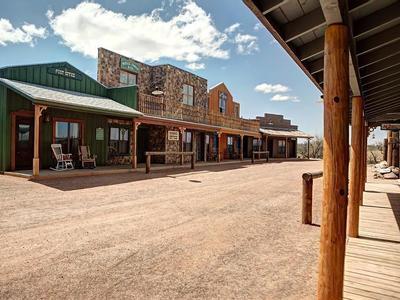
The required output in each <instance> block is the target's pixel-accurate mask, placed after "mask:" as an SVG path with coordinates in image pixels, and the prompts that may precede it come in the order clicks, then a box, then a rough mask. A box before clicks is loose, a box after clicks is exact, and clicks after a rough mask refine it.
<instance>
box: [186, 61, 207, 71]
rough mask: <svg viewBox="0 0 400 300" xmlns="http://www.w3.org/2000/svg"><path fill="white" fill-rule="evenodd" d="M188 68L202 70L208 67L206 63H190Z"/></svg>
mask: <svg viewBox="0 0 400 300" xmlns="http://www.w3.org/2000/svg"><path fill="white" fill-rule="evenodd" d="M186 68H188V69H191V70H202V69H205V68H206V65H205V64H203V63H196V62H193V63H190V64H187V65H186Z"/></svg>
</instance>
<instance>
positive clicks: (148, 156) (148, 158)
mask: <svg viewBox="0 0 400 300" xmlns="http://www.w3.org/2000/svg"><path fill="white" fill-rule="evenodd" d="M145 155H146V174H148V173H150V168H151V157H152V156H167V155H180V156H181V158H182V160H181V164H183V156H185V155H190V156H191V160H190V168H191V169H194V165H195V160H196V155H195V152H175V151H170V152H159V151H148V152H146V153H145Z"/></svg>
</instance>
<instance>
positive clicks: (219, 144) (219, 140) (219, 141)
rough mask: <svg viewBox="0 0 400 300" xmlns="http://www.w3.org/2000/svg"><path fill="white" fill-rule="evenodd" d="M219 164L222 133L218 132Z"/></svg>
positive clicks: (218, 160)
mask: <svg viewBox="0 0 400 300" xmlns="http://www.w3.org/2000/svg"><path fill="white" fill-rule="evenodd" d="M217 134H218V147H217V162H221V135H222V133H221V132H218V133H217Z"/></svg>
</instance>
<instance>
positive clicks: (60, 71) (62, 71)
mask: <svg viewBox="0 0 400 300" xmlns="http://www.w3.org/2000/svg"><path fill="white" fill-rule="evenodd" d="M47 73H49V74H53V75H58V76H63V77H67V78H71V79H75V80H82V74H80V73H77V72H75V70H71V69H69V68H67V67H57V68H55V67H50V68H47Z"/></svg>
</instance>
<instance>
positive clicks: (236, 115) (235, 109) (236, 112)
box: [234, 104, 239, 118]
mask: <svg viewBox="0 0 400 300" xmlns="http://www.w3.org/2000/svg"><path fill="white" fill-rule="evenodd" d="M234 113H235V117H236V118H239V105H237V104H236V105H235V108H234Z"/></svg>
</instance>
